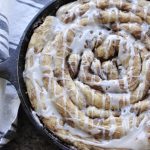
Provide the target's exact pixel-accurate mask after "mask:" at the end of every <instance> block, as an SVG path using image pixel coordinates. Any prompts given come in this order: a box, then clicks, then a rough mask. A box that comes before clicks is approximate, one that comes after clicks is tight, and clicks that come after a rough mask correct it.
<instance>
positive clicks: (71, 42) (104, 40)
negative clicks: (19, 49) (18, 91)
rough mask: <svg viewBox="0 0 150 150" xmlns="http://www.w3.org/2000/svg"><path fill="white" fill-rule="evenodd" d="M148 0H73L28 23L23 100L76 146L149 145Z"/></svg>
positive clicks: (136, 148) (138, 149) (87, 149)
mask: <svg viewBox="0 0 150 150" xmlns="http://www.w3.org/2000/svg"><path fill="white" fill-rule="evenodd" d="M149 6H150V2H148V1H145V0H132V1H129V0H90V1H89V0H78V1H76V2H73V3H70V4H67V5H64V6H62V7H61V8H60V9H59V10H58V11H57V14H56V17H52V16H48V17H46V19H45V21H44V23H43V24H42V25H41V26H39V27H38V28H37V29H35V31H34V33H33V35H32V37H31V40H30V43H29V47H28V51H27V54H26V64H25V71H24V79H25V82H26V85H27V92H28V95H29V98H30V102H31V104H32V106H33V109H34V111H35V113H36V115H38V116H39V118H40V120H41V122H42V123H43V124H44V125H45V126H46V127H47V128H48V129H49V130H50V131H52V132H54V133H55V134H56V135H57V136H58V137H59V138H61V139H62V140H64V141H65V142H67V143H68V144H71V145H73V146H74V147H76V148H77V149H85V150H90V149H94V150H99V149H113V150H114V149H116V150H119V149H125V150H129V149H133V150H141V149H143V150H147V149H149V147H150V140H149V138H150V123H149V119H150V99H149V86H150V53H149V50H150V46H149V42H150V33H149V32H150V12H149V10H150V9H149ZM35 113H34V114H35Z"/></svg>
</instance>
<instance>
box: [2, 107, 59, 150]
mask: <svg viewBox="0 0 150 150" xmlns="http://www.w3.org/2000/svg"><path fill="white" fill-rule="evenodd" d="M1 150H59V148H57V147H56V146H55V145H54V144H53V143H52V142H50V141H48V140H47V139H45V138H44V137H43V136H41V135H40V134H39V133H38V132H37V130H36V129H35V127H34V126H33V125H32V124H31V122H30V121H29V119H28V118H27V116H26V114H25V112H24V111H23V110H22V108H20V111H19V116H18V129H17V133H16V136H15V138H14V139H13V140H12V141H11V142H9V143H8V144H7V145H6V146H5V147H3V148H2V149H1Z"/></svg>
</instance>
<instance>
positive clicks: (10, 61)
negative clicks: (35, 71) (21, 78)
mask: <svg viewBox="0 0 150 150" xmlns="http://www.w3.org/2000/svg"><path fill="white" fill-rule="evenodd" d="M17 55H18V50H14V51H11V52H10V57H8V58H7V59H6V60H4V59H3V58H0V59H1V60H4V61H2V62H1V63H0V77H1V78H4V79H6V80H8V81H10V82H11V83H12V84H13V85H14V86H15V88H16V89H18V81H17V62H18V58H17ZM0 57H1V55H0Z"/></svg>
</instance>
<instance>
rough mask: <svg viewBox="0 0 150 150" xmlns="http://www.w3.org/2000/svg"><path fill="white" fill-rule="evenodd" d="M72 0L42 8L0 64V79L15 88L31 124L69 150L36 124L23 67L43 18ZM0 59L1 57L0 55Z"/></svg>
mask: <svg viewBox="0 0 150 150" xmlns="http://www.w3.org/2000/svg"><path fill="white" fill-rule="evenodd" d="M73 1H74V0H52V1H51V2H50V3H49V4H47V6H46V7H44V8H43V9H42V10H41V11H40V12H39V13H38V14H37V15H36V16H35V17H34V19H33V20H32V21H31V22H30V24H29V25H28V27H27V29H26V30H25V32H24V34H23V36H22V38H21V40H20V44H19V46H18V48H17V50H16V51H14V52H11V53H10V57H9V58H8V59H7V60H5V61H3V62H2V63H0V77H2V78H5V79H7V80H9V81H10V82H11V83H12V84H13V85H14V86H15V88H16V90H17V92H18V95H19V98H20V100H21V104H22V106H23V108H24V110H25V112H26V114H27V116H28V118H29V119H30V120H31V122H32V123H33V124H34V126H35V127H36V128H37V129H38V130H39V132H40V133H41V134H43V135H44V136H45V137H47V138H48V139H49V140H51V141H53V143H55V144H56V145H57V146H58V147H59V148H60V149H62V150H70V149H71V148H70V147H69V146H68V145H66V144H65V143H64V142H62V141H61V140H60V139H58V138H57V137H56V136H55V135H54V134H53V133H51V132H50V131H48V130H47V129H46V128H45V127H44V126H41V125H40V124H38V123H37V121H36V119H35V117H34V115H33V113H32V109H31V104H30V101H29V97H28V95H27V90H26V86H25V83H24V80H23V71H24V66H25V56H26V51H27V48H28V43H29V41H30V38H31V36H32V34H33V32H34V29H35V28H36V27H38V26H39V25H40V24H42V22H43V20H44V18H45V17H46V16H48V15H53V16H54V15H55V14H56V11H57V10H58V8H59V7H60V6H62V5H64V4H67V3H69V2H73ZM0 57H1V55H0ZM2 59H3V58H2Z"/></svg>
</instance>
